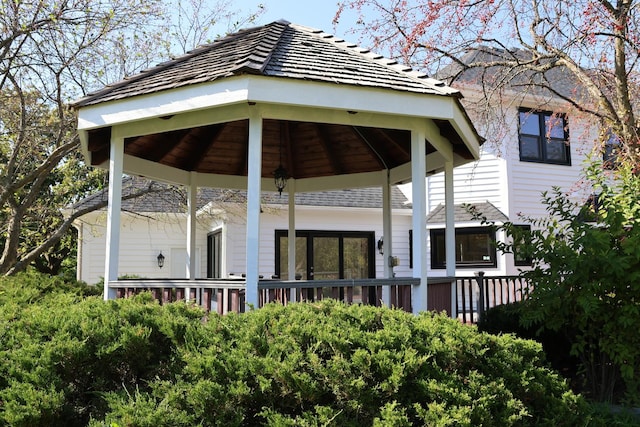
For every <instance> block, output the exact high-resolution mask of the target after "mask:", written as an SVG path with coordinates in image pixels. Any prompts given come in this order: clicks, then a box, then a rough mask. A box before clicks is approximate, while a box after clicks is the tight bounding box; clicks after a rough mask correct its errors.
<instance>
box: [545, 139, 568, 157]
mask: <svg viewBox="0 0 640 427" xmlns="http://www.w3.org/2000/svg"><path fill="white" fill-rule="evenodd" d="M547 159H548V160H551V161H554V162H566V161H567V145H566V144H565V143H564V141H548V142H547Z"/></svg>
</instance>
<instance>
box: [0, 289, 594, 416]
mask: <svg viewBox="0 0 640 427" xmlns="http://www.w3.org/2000/svg"><path fill="white" fill-rule="evenodd" d="M32 285H33V284H31V285H25V286H24V288H25V289H23V291H24V292H20V291H19V289H18V291H16V287H17V288H19V286H18V285H17V284H16V283H12V284H11V285H10V286H13V289H12V290H9V289H7V286H9V285H7V284H6V283H4V282H0V302H1V303H2V305H1V306H0V331H2V332H0V334H1V335H0V344H1V346H0V360H2V363H1V364H0V425H14V426H32V425H49V426H58V425H59V426H63V425H64V426H84V425H91V426H157V425H163V426H194V425H202V426H215V425H223V426H234V425H237V426H242V425H303V426H304V425H306V426H317V425H337V426H363V425H377V426H383V425H384V426H388V425H393V426H404V425H407V426H409V425H433V426H453V425H456V426H477V425H499V426H508V425H525V426H526V425H554V426H562V425H566V426H573V425H586V424H587V423H588V422H589V417H590V415H589V414H588V407H587V405H586V404H585V403H584V401H583V399H582V398H581V397H580V396H577V395H575V394H574V393H573V392H571V390H570V389H569V388H568V386H567V385H566V383H565V382H564V381H563V380H562V379H561V378H560V377H559V375H558V374H556V373H554V372H553V371H552V370H550V369H549V368H548V367H547V366H546V364H545V362H544V354H543V353H542V348H541V346H540V345H539V344H538V343H536V342H534V341H530V340H522V339H518V338H515V337H514V336H512V335H501V336H496V335H491V334H487V333H480V332H478V330H477V329H476V328H474V327H470V326H466V325H462V324H460V323H459V322H457V321H456V320H452V319H448V318H446V317H444V316H443V315H438V314H433V313H423V314H421V315H419V316H414V315H411V314H408V313H405V312H402V311H398V310H391V309H385V308H375V307H369V306H359V305H352V306H346V305H343V304H340V303H337V302H335V301H330V300H326V301H322V302H318V303H313V304H312V303H309V304H291V305H289V306H287V307H283V306H279V305H269V306H267V307H264V308H262V309H260V310H256V311H251V312H248V313H245V314H240V315H235V314H231V315H227V316H218V315H214V314H210V315H207V316H205V314H204V313H203V312H202V311H200V310H199V309H197V308H194V307H189V306H187V305H185V304H179V303H176V304H169V305H165V306H160V305H158V304H157V303H156V302H154V301H153V300H152V298H151V297H150V296H149V295H141V296H138V297H135V298H131V299H126V300H117V301H109V302H104V301H102V300H101V299H100V297H95V296H86V292H84V291H81V292H77V291H70V290H69V289H67V290H65V291H64V292H58V293H52V294H50V295H47V296H46V297H44V296H42V295H40V296H37V295H38V292H31V291H33V286H32ZM29 289H31V291H29ZM29 293H31V295H32V296H31V298H28V299H27V300H28V301H27V300H25V299H24V298H22V299H21V298H20V297H19V295H26V294H29ZM33 294H36V296H34V295H33ZM10 295H14V296H16V298H15V300H14V299H12V298H11V297H10Z"/></svg>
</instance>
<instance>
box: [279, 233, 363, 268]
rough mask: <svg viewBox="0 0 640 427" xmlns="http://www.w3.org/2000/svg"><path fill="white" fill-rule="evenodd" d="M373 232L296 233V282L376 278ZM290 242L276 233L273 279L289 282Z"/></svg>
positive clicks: (282, 234) (286, 236)
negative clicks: (276, 276)
mask: <svg viewBox="0 0 640 427" xmlns="http://www.w3.org/2000/svg"><path fill="white" fill-rule="evenodd" d="M374 236H375V235H374V233H373V232H340V231H296V239H295V245H296V269H295V271H296V279H298V280H299V279H301V280H339V279H363V278H372V277H375V265H374ZM288 251H289V238H288V232H287V231H286V230H278V231H276V251H275V252H276V254H275V255H276V275H278V277H280V278H281V279H282V280H289V274H288V272H289V268H288V265H289V260H288V253H289V252H288Z"/></svg>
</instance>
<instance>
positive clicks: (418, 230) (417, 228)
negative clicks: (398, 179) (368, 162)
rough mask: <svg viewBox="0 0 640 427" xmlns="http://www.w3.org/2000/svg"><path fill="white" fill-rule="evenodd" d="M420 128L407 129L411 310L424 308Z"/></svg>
mask: <svg viewBox="0 0 640 427" xmlns="http://www.w3.org/2000/svg"><path fill="white" fill-rule="evenodd" d="M426 151H427V150H426V140H425V132H424V130H416V129H414V130H412V131H411V186H412V190H411V192H412V198H413V219H412V226H413V277H414V278H420V285H419V286H414V287H413V289H412V292H411V304H412V306H413V313H414V314H417V313H420V312H421V311H426V310H427V307H428V301H427V298H428V295H427V294H428V292H427V286H428V285H427V226H426V225H427V202H426V196H427V185H426V175H427V160H426Z"/></svg>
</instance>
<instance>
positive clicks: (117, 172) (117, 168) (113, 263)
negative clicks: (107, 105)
mask: <svg viewBox="0 0 640 427" xmlns="http://www.w3.org/2000/svg"><path fill="white" fill-rule="evenodd" d="M123 162H124V138H120V137H117V136H115V135H112V136H111V148H110V154H109V199H108V202H109V205H108V208H107V235H106V238H107V241H106V251H105V254H106V256H105V260H104V299H105V300H110V299H115V297H116V291H115V289H111V288H109V282H111V281H114V280H118V264H119V263H118V257H119V254H120V211H121V207H122V164H123Z"/></svg>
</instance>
